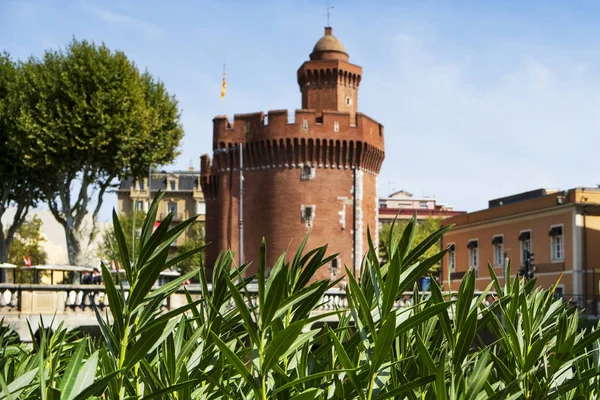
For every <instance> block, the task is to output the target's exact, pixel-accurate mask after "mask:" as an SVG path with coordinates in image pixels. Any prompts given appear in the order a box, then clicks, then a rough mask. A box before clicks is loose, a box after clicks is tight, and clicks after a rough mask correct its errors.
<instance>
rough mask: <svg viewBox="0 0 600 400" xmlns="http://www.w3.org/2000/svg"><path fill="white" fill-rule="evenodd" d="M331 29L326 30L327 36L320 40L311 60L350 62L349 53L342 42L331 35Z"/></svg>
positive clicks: (311, 55)
mask: <svg viewBox="0 0 600 400" xmlns="http://www.w3.org/2000/svg"><path fill="white" fill-rule="evenodd" d="M331 31H332V30H331V27H326V28H325V35H324V36H323V37H322V38H321V39H319V41H318V42H317V44H316V45H315V47H314V48H313V51H312V53H311V54H310V59H311V60H313V61H315V60H341V61H348V58H349V57H348V53H346V49H345V48H344V45H342V42H340V41H339V40H338V38H336V37H335V36H333V34H332V33H331Z"/></svg>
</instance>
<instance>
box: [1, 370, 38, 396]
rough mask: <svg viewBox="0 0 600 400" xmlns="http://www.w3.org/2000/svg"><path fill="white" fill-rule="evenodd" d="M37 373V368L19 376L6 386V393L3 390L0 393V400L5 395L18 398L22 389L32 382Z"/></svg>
mask: <svg viewBox="0 0 600 400" xmlns="http://www.w3.org/2000/svg"><path fill="white" fill-rule="evenodd" d="M37 373H38V368H37V367H36V368H33V369H32V370H31V371H27V372H26V373H24V374H23V375H21V376H18V377H17V378H16V379H15V380H14V381H12V382H11V383H9V384H8V393H6V392H5V391H4V390H3V391H2V392H0V399H4V398H5V397H7V395H11V396H14V397H18V396H19V395H20V393H21V391H22V390H23V389H25V388H26V387H27V386H29V384H30V383H31V382H32V381H33V379H34V378H35V376H36V375H37Z"/></svg>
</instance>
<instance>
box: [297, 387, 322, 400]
mask: <svg viewBox="0 0 600 400" xmlns="http://www.w3.org/2000/svg"><path fill="white" fill-rule="evenodd" d="M320 392H321V390H320V389H317V388H311V389H307V390H305V391H304V392H302V393H299V394H297V395H295V396H294V397H291V398H290V400H313V399H314V398H315V397H317V396H318V395H319V393H320Z"/></svg>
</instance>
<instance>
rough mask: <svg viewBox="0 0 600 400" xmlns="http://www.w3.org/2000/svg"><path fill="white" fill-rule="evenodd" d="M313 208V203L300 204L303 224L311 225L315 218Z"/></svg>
mask: <svg viewBox="0 0 600 400" xmlns="http://www.w3.org/2000/svg"><path fill="white" fill-rule="evenodd" d="M314 208H315V206H314V205H303V206H302V209H301V211H302V214H301V218H302V222H304V223H305V224H308V226H310V225H312V222H313V220H314V218H315V212H314Z"/></svg>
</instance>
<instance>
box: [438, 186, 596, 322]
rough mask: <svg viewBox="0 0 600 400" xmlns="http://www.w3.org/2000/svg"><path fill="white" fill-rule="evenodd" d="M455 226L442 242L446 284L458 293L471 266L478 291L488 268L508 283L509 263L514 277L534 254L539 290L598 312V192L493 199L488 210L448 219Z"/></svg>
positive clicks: (538, 193)
mask: <svg viewBox="0 0 600 400" xmlns="http://www.w3.org/2000/svg"><path fill="white" fill-rule="evenodd" d="M442 224H443V225H454V227H453V229H451V230H450V231H449V232H448V233H447V234H445V235H444V237H443V247H444V248H448V250H449V251H448V253H447V255H446V257H445V258H444V261H443V264H442V272H441V275H442V281H443V282H444V284H445V285H446V287H447V288H448V287H450V288H452V289H458V287H459V285H460V282H461V279H462V277H463V276H464V274H465V272H466V271H467V270H468V269H469V267H473V268H475V270H476V272H477V289H478V290H483V289H485V288H486V287H487V285H488V284H489V283H490V282H491V280H490V273H489V271H488V263H489V264H490V265H491V266H492V268H493V270H494V273H495V274H496V275H497V276H498V277H499V278H500V283H501V284H503V283H504V279H505V273H506V272H505V271H506V269H505V267H506V265H507V262H508V261H510V266H511V268H510V274H511V277H514V276H515V275H516V274H518V273H519V270H520V269H523V268H524V266H525V258H526V252H527V251H529V252H531V253H533V254H534V262H533V263H534V265H535V267H534V268H533V271H532V272H533V274H534V278H535V279H536V281H537V284H538V285H539V286H542V287H544V288H550V287H552V286H553V285H554V284H555V283H556V281H557V280H558V279H559V278H560V282H559V285H558V288H557V292H558V293H559V294H560V295H562V296H564V297H565V298H568V299H573V300H574V301H576V302H577V303H579V304H580V305H581V306H585V307H586V308H587V309H588V310H597V297H598V284H599V281H598V279H599V278H600V274H598V273H600V252H599V250H598V249H599V247H598V245H599V244H600V189H597V188H576V189H572V190H568V191H557V190H545V189H539V190H534V191H531V192H526V193H521V194H517V195H513V196H508V197H504V198H500V199H495V200H491V201H490V202H489V207H488V208H487V209H485V210H481V211H477V212H472V213H468V214H464V215H459V216H456V217H453V218H449V219H446V220H444V221H443V222H442Z"/></svg>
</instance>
